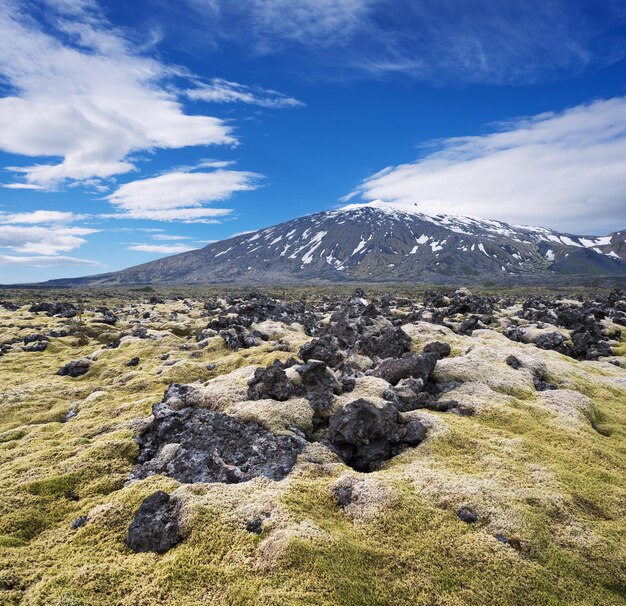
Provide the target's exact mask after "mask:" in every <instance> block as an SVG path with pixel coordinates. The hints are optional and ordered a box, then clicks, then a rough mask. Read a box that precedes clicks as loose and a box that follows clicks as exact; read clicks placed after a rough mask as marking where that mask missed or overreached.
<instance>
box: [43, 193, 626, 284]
mask: <svg viewBox="0 0 626 606" xmlns="http://www.w3.org/2000/svg"><path fill="white" fill-rule="evenodd" d="M574 275H581V276H613V277H619V276H626V230H622V231H618V232H615V233H613V234H611V235H609V236H603V237H596V236H576V235H572V234H565V233H560V232H557V231H554V230H551V229H547V228H543V227H529V226H520V225H509V224H507V223H503V222H501V221H493V220H485V219H477V218H471V217H462V216H455V215H435V216H429V215H424V214H421V213H419V212H406V211H404V210H400V209H397V208H394V207H391V206H389V205H387V204H386V203H382V202H373V203H369V204H352V205H349V206H346V207H344V208H342V209H339V210H333V211H326V212H319V213H315V214H312V215H307V216H304V217H300V218H298V219H293V220H291V221H287V222H285V223H281V224H279V225H276V226H273V227H268V228H265V229H260V230H258V231H255V232H250V233H246V234H241V235H238V236H235V237H232V238H229V239H227V240H221V241H219V242H214V243H212V244H209V245H208V246H205V247H204V248H201V249H199V250H193V251H190V252H186V253H182V254H179V255H174V256H171V257H165V258H163V259H158V260H156V261H152V262H150V263H144V264H142V265H137V266H135V267H130V268H128V269H125V270H123V271H118V272H112V273H107V274H100V275H96V276H88V277H85V278H71V279H62V280H52V281H50V282H46V283H45V284H46V285H48V286H79V285H92V286H96V285H103V286H104V285H121V284H216V283H241V284H244V283H245V284H260V283H274V284H279V283H284V284H296V283H307V282H349V281H361V282H429V283H438V282H455V281H461V280H462V281H468V282H472V281H485V280H493V281H496V282H514V281H516V280H523V279H533V280H544V281H545V280H548V279H550V278H551V277H555V276H574Z"/></svg>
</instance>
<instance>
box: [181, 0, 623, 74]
mask: <svg viewBox="0 0 626 606" xmlns="http://www.w3.org/2000/svg"><path fill="white" fill-rule="evenodd" d="M187 2H188V3H189V5H190V6H191V7H193V8H194V9H195V10H196V11H199V12H200V13H201V14H203V15H205V18H206V19H207V20H210V22H211V24H212V28H211V30H212V32H214V34H213V35H214V36H216V37H217V38H218V39H219V38H221V39H222V40H226V41H227V42H228V43H230V44H235V45H239V46H245V47H247V48H248V49H249V50H250V51H251V52H252V53H255V54H264V53H278V52H291V51H292V49H293V48H294V47H297V49H298V51H306V52H307V53H308V56H307V55H304V54H303V53H302V52H300V55H299V57H300V58H301V60H304V61H306V63H307V66H308V67H309V68H310V65H311V61H310V60H311V59H315V60H316V61H317V62H318V63H320V65H321V66H322V67H323V68H325V69H326V70H328V69H329V68H330V69H333V68H339V69H340V70H343V73H345V69H346V68H351V69H352V70H353V72H355V73H361V74H369V75H373V76H377V77H378V76H380V75H383V74H389V73H398V72H401V73H404V74H410V75H412V76H414V77H416V78H421V79H428V80H435V81H444V82H450V81H452V82H455V83H456V82H458V81H465V82H488V83H513V84H516V83H522V82H529V81H535V80H537V79H542V78H545V77H551V76H554V75H560V74H562V73H571V72H578V71H580V70H581V69H583V68H585V67H586V66H588V65H591V64H598V65H606V64H609V63H612V62H615V61H618V60H620V59H622V58H623V57H624V56H626V44H625V43H624V39H623V37H621V38H620V36H617V35H612V34H613V32H615V31H617V30H618V28H619V25H620V24H621V25H622V26H623V25H624V24H625V23H626V8H625V7H624V3H623V2H619V1H618V0H605V1H603V2H601V3H598V2H597V0H551V1H550V2H545V1H544V0H527V1H525V2H519V1H518V0H499V1H498V2H494V1H493V0H471V1H469V2H468V0H446V1H445V2H443V1H441V0H420V1H419V2H416V1H415V0H299V1H298V2H294V1H293V0H240V1H238V2H232V1H230V0H187ZM338 73H341V72H338Z"/></svg>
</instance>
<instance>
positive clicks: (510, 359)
mask: <svg viewBox="0 0 626 606" xmlns="http://www.w3.org/2000/svg"><path fill="white" fill-rule="evenodd" d="M505 362H506V363H507V365H508V366H510V367H511V368H512V369H513V370H519V369H520V368H521V367H522V366H523V364H522V362H521V360H520V359H519V358H516V357H515V356H514V355H513V354H511V355H510V356H507V357H506V360H505Z"/></svg>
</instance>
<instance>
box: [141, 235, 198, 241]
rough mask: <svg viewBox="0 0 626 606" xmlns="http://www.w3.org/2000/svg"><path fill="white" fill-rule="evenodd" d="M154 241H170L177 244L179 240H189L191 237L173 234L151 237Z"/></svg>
mask: <svg viewBox="0 0 626 606" xmlns="http://www.w3.org/2000/svg"><path fill="white" fill-rule="evenodd" d="M151 237H152V239H154V240H172V241H175V242H178V241H179V240H191V236H177V235H175V234H155V235H154V236H151Z"/></svg>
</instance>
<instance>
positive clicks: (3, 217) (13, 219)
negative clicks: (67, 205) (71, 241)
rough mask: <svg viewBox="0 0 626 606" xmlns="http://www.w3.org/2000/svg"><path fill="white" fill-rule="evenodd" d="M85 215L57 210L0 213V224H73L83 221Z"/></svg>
mask: <svg viewBox="0 0 626 606" xmlns="http://www.w3.org/2000/svg"><path fill="white" fill-rule="evenodd" d="M85 217H86V215H77V214H76V213H73V212H63V211H58V210H34V211H32V212H26V213H5V212H0V223H17V224H27V225H35V224H39V223H44V224H48V223H73V222H75V221H80V220H81V219H84V218H85Z"/></svg>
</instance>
